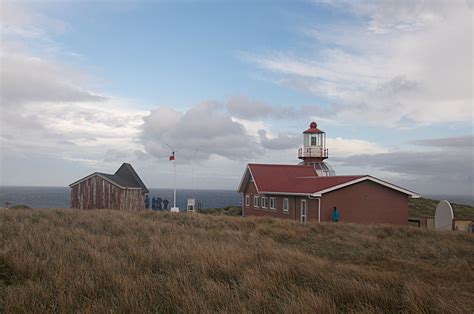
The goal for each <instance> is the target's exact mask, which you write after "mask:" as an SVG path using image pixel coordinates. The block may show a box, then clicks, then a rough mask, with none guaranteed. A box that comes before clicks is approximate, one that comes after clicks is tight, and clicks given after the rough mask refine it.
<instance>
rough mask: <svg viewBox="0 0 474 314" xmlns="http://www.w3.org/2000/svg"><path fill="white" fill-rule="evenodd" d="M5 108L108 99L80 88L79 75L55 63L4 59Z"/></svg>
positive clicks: (25, 58)
mask: <svg viewBox="0 0 474 314" xmlns="http://www.w3.org/2000/svg"><path fill="white" fill-rule="evenodd" d="M0 58H1V64H2V67H1V68H0V77H1V81H2V84H1V86H0V95H1V100H2V106H8V105H17V104H25V103H32V102H59V101H67V102H80V101H93V102H95V101H104V100H106V98H105V97H104V96H101V95H97V94H94V93H91V92H90V91H87V90H85V89H84V88H83V87H81V82H80V81H81V80H80V74H78V73H74V72H73V71H66V70H65V68H64V67H62V66H61V65H59V64H56V63H55V62H54V61H48V60H42V59H39V58H32V57H28V56H26V55H22V54H19V55H16V56H12V55H10V54H4V55H2V56H1V57H0Z"/></svg>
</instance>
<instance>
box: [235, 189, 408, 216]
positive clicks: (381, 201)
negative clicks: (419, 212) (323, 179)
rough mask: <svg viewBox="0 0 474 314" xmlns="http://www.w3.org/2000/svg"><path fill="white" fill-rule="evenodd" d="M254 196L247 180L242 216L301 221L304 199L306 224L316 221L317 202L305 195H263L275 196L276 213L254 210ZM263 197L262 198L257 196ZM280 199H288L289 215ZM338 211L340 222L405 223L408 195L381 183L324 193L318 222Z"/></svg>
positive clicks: (254, 190)
mask: <svg viewBox="0 0 474 314" xmlns="http://www.w3.org/2000/svg"><path fill="white" fill-rule="evenodd" d="M256 194H257V189H256V188H255V184H254V182H252V181H250V182H249V184H248V185H247V187H246V189H245V192H244V193H243V194H242V209H243V211H242V212H243V215H244V216H267V217H274V218H284V219H292V220H296V221H300V220H301V211H300V208H301V200H303V199H305V200H306V205H307V215H306V220H307V221H318V205H319V204H318V200H317V199H309V198H308V197H305V196H291V195H289V196H286V195H264V196H267V197H268V199H269V198H270V197H276V210H272V209H270V208H269V206H268V208H267V209H263V208H261V207H259V208H255V207H254V202H253V198H254V195H256ZM245 195H249V196H250V206H248V207H247V206H245ZM260 196H262V195H260ZM283 198H288V200H289V210H288V212H283ZM334 206H336V207H337V208H338V210H339V218H340V221H341V222H348V223H360V224H372V223H377V224H394V225H406V224H408V196H407V195H406V194H403V193H400V192H397V191H395V190H393V189H390V188H387V187H384V186H382V185H380V184H377V183H374V182H371V181H363V182H360V183H356V184H353V185H349V186H347V187H345V188H342V189H339V190H336V191H333V192H330V193H326V194H324V195H323V196H322V197H321V221H326V222H328V221H331V217H332V208H333V207H334Z"/></svg>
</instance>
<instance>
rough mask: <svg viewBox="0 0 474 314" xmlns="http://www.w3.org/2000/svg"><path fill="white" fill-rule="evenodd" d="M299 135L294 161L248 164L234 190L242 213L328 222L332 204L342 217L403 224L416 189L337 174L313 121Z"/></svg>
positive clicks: (344, 220) (363, 221)
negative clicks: (301, 141) (239, 196)
mask: <svg viewBox="0 0 474 314" xmlns="http://www.w3.org/2000/svg"><path fill="white" fill-rule="evenodd" d="M303 138H304V144H303V147H302V148H300V149H299V150H298V157H299V158H300V159H302V162H301V163H300V164H299V165H272V164H248V165H247V168H246V169H245V172H244V175H243V177H242V180H241V182H240V185H239V190H238V191H239V192H241V193H242V215H243V216H270V217H276V218H286V219H292V220H299V221H301V222H306V221H307V220H314V221H331V215H332V211H333V207H337V208H338V211H339V216H340V221H342V222H352V223H367V224H368V223H381V224H397V225H404V224H408V198H409V197H413V198H416V197H419V195H418V194H416V193H414V192H411V191H409V190H406V189H404V188H401V187H399V186H396V185H394V184H391V183H389V182H386V181H383V180H380V179H377V178H375V177H372V176H369V175H354V176H336V175H335V172H334V170H332V168H331V167H330V166H329V165H328V164H327V163H326V162H324V160H325V159H326V158H328V149H327V148H326V134H325V133H324V132H323V131H321V130H319V129H318V128H317V124H316V123H315V122H312V123H311V125H310V128H309V129H308V130H306V131H304V132H303Z"/></svg>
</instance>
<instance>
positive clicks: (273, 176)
mask: <svg viewBox="0 0 474 314" xmlns="http://www.w3.org/2000/svg"><path fill="white" fill-rule="evenodd" d="M251 179H252V180H253V181H254V183H255V187H256V189H257V191H258V193H261V194H289V195H312V196H321V195H322V194H324V193H328V192H330V191H333V190H337V189H340V188H343V187H346V186H348V185H351V184H355V183H358V182H361V181H365V180H370V181H373V182H376V183H378V184H381V185H384V186H386V187H388V188H391V189H394V190H397V191H399V192H401V193H404V194H407V195H410V196H412V197H419V195H418V194H416V193H414V192H412V191H409V190H406V189H404V188H401V187H399V186H396V185H394V184H391V183H388V182H386V181H383V180H380V179H377V178H374V177H372V176H368V175H353V176H322V177H319V176H318V174H317V173H316V171H315V169H314V168H313V167H312V166H305V165H272V164H249V165H248V166H247V169H246V171H245V173H244V176H243V177H242V181H241V183H240V186H239V190H238V191H239V192H244V190H245V187H246V186H247V184H248V182H249V181H250V180H251Z"/></svg>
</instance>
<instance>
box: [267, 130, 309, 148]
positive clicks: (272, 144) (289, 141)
mask: <svg viewBox="0 0 474 314" xmlns="http://www.w3.org/2000/svg"><path fill="white" fill-rule="evenodd" d="M258 135H259V136H260V143H261V145H262V146H263V147H264V148H266V149H271V150H284V149H289V148H297V147H298V145H299V144H300V143H301V142H302V135H301V134H278V137H275V138H268V137H267V131H265V130H259V131H258Z"/></svg>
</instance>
